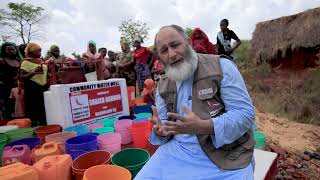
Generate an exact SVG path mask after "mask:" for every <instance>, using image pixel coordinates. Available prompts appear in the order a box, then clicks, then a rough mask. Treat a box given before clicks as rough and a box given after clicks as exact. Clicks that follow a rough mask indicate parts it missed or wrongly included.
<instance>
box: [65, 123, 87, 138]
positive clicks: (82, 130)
mask: <svg viewBox="0 0 320 180" xmlns="http://www.w3.org/2000/svg"><path fill="white" fill-rule="evenodd" d="M63 131H64V132H75V133H76V134H77V136H80V135H83V134H87V133H89V132H90V131H89V128H88V126H86V125H84V124H83V125H76V126H71V127H68V128H65V129H63Z"/></svg>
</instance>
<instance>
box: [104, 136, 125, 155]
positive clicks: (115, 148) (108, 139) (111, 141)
mask: <svg viewBox="0 0 320 180" xmlns="http://www.w3.org/2000/svg"><path fill="white" fill-rule="evenodd" d="M98 144H99V149H100V150H105V151H108V152H110V153H111V154H115V153H117V152H119V151H121V134H119V133H109V134H102V135H99V136H98Z"/></svg>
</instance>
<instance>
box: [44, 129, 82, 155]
mask: <svg viewBox="0 0 320 180" xmlns="http://www.w3.org/2000/svg"><path fill="white" fill-rule="evenodd" d="M75 136H76V133H75V132H58V133H53V134H49V135H47V136H46V137H45V141H46V142H56V143H57V144H58V146H59V148H60V149H61V151H62V153H64V152H65V148H64V143H65V141H66V140H68V139H70V138H72V137H75Z"/></svg>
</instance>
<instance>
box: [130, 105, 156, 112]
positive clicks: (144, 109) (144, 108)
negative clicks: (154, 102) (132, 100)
mask: <svg viewBox="0 0 320 180" xmlns="http://www.w3.org/2000/svg"><path fill="white" fill-rule="evenodd" d="M133 113H134V114H140V113H152V109H151V105H143V106H135V107H134V108H133Z"/></svg>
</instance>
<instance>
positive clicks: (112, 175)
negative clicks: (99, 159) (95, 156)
mask: <svg viewBox="0 0 320 180" xmlns="http://www.w3.org/2000/svg"><path fill="white" fill-rule="evenodd" d="M105 179H108V180H131V173H130V171H129V170H127V169H126V168H123V167H120V166H115V165H98V166H93V167H91V168H89V169H87V170H86V171H85V173H84V176H83V180H105Z"/></svg>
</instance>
